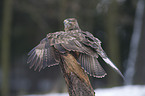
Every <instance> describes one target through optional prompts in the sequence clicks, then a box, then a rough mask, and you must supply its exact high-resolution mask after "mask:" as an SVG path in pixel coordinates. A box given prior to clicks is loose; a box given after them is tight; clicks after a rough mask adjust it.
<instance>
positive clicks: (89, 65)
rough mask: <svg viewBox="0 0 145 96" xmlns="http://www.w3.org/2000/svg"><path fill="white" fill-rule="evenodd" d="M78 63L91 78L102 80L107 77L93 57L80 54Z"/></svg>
mask: <svg viewBox="0 0 145 96" xmlns="http://www.w3.org/2000/svg"><path fill="white" fill-rule="evenodd" d="M78 62H79V63H80V64H81V66H82V67H83V68H84V70H85V71H86V72H87V73H88V74H90V75H91V76H93V77H97V78H102V77H104V76H105V75H107V74H106V72H105V71H104V69H103V68H102V66H101V65H100V64H99V62H98V60H97V58H95V57H92V56H89V55H87V54H83V53H82V54H80V56H79V58H78Z"/></svg>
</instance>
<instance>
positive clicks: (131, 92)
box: [23, 85, 145, 96]
mask: <svg viewBox="0 0 145 96" xmlns="http://www.w3.org/2000/svg"><path fill="white" fill-rule="evenodd" d="M23 96H69V95H68V93H51V94H44V95H42V94H41V95H36V94H35V95H23ZM95 96H145V85H127V86H121V87H113V88H103V89H96V90H95Z"/></svg>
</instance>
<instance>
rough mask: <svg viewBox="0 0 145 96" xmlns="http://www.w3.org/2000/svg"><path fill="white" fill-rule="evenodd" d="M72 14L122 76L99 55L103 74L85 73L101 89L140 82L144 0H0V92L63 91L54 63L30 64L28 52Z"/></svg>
mask: <svg viewBox="0 0 145 96" xmlns="http://www.w3.org/2000/svg"><path fill="white" fill-rule="evenodd" d="M69 17H75V18H76V19H77V20H78V23H79V25H80V28H81V29H82V30H84V31H89V32H91V33H92V34H93V35H94V36H95V37H97V38H99V39H100V40H101V41H102V47H103V48H104V50H105V51H106V53H107V54H108V56H109V57H110V58H111V60H112V61H113V62H114V63H115V64H116V66H117V67H118V68H119V69H120V70H121V72H122V73H123V74H124V75H125V77H126V81H123V80H122V78H121V77H120V76H119V75H118V74H116V73H115V72H114V71H113V70H112V69H111V68H110V67H108V66H107V65H106V64H105V63H104V62H103V61H102V59H100V58H99V61H100V63H101V64H102V66H103V67H104V68H105V70H106V72H107V74H108V75H107V76H106V77H105V78H102V79H98V78H93V77H90V80H91V83H92V86H93V88H94V89H96V88H105V87H113V86H123V85H124V84H140V85H142V84H145V75H144V74H145V56H144V54H145V51H144V49H145V26H144V25H145V11H144V0H0V50H1V51H0V86H1V87H0V90H1V91H0V94H2V95H1V96H17V95H22V94H32V93H35V94H37V93H49V92H66V91H67V89H66V86H65V82H64V79H63V76H62V74H61V70H60V68H59V66H54V67H51V68H45V69H44V70H42V71H40V72H38V71H34V70H33V68H32V69H29V65H28V64H27V62H26V61H27V58H28V56H27V53H28V52H29V51H30V50H31V49H32V48H33V47H35V46H36V45H37V44H38V43H39V42H40V40H42V39H43V38H45V37H46V35H47V34H48V33H49V32H56V31H60V30H63V27H64V26H63V20H64V19H66V18H69Z"/></svg>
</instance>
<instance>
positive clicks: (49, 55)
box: [27, 38, 59, 71]
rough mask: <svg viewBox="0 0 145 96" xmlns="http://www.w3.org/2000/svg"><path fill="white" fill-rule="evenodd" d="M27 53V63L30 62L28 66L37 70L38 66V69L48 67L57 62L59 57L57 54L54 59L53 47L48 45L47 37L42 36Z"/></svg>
mask: <svg viewBox="0 0 145 96" xmlns="http://www.w3.org/2000/svg"><path fill="white" fill-rule="evenodd" d="M28 55H29V58H28V60H27V63H30V68H32V67H33V66H34V70H37V69H38V67H39V71H40V70H41V69H42V68H45V67H47V66H48V67H50V66H53V65H58V64H59V59H58V58H59V57H58V56H57V60H56V59H55V58H56V56H55V55H56V54H55V51H54V48H53V47H52V46H50V40H49V39H48V38H44V39H43V40H42V41H41V42H40V44H39V45H37V46H36V47H35V48H33V49H32V50H31V51H30V52H29V53H28Z"/></svg>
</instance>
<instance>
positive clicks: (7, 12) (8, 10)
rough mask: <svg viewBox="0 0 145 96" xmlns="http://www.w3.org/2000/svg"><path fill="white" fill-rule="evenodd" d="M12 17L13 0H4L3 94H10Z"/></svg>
mask: <svg viewBox="0 0 145 96" xmlns="http://www.w3.org/2000/svg"><path fill="white" fill-rule="evenodd" d="M11 17H12V0H4V8H3V26H2V49H1V51H2V56H1V63H2V86H1V87H2V88H1V89H2V92H1V96H10V94H9V66H10V33H11Z"/></svg>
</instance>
